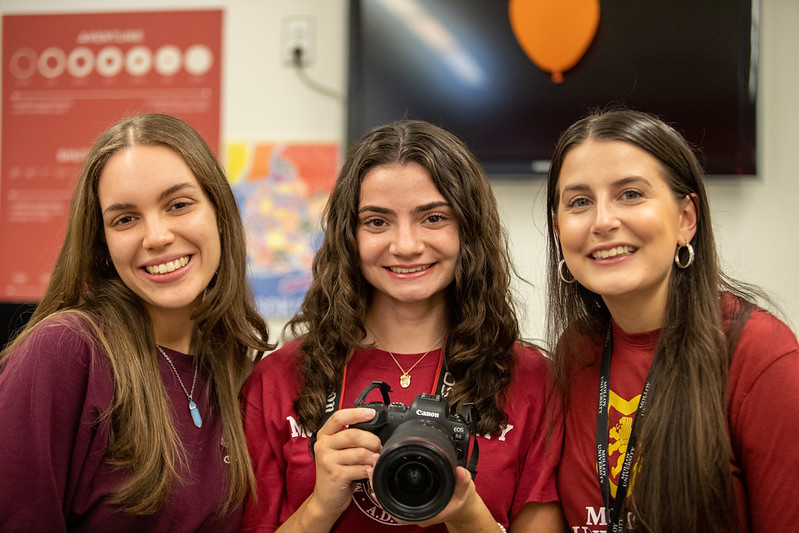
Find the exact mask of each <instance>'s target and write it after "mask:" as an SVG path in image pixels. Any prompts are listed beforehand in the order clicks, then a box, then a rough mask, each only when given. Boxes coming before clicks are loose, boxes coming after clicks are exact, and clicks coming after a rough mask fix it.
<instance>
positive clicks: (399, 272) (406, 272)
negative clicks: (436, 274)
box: [389, 265, 430, 274]
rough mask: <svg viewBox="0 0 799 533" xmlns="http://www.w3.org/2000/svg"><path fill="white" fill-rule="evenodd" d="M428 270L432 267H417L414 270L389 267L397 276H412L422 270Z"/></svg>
mask: <svg viewBox="0 0 799 533" xmlns="http://www.w3.org/2000/svg"><path fill="white" fill-rule="evenodd" d="M428 268H430V265H423V266H416V267H413V268H402V267H389V270H391V271H392V272H394V273H395V274H412V273H414V272H421V271H422V270H427V269H428Z"/></svg>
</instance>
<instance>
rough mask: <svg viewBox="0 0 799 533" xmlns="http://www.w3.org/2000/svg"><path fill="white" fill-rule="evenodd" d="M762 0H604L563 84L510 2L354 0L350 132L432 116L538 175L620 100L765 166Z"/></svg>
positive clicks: (718, 154)
mask: <svg viewBox="0 0 799 533" xmlns="http://www.w3.org/2000/svg"><path fill="white" fill-rule="evenodd" d="M512 1H517V0H512ZM518 1H524V0H518ZM529 1H530V2H531V3H537V4H542V3H548V2H557V3H561V5H563V6H568V5H569V4H575V5H576V4H585V3H586V1H589V2H590V0H529ZM757 1H758V0H708V1H705V0H702V1H697V0H646V1H642V0H601V1H600V0H596V4H598V5H599V17H598V23H597V25H596V31H595V33H594V34H593V39H591V40H590V44H588V45H587V47H586V48H585V52H584V54H582V56H581V58H580V59H579V61H578V62H577V63H576V64H575V65H574V66H573V67H572V68H569V69H568V70H565V71H564V72H563V81H562V82H561V83H556V82H555V81H553V75H552V72H550V71H547V70H544V68H542V67H541V66H539V65H537V64H536V63H534V62H533V60H531V59H530V56H528V54H527V53H526V52H525V50H524V49H523V48H522V46H521V45H520V44H519V41H517V39H516V37H515V35H514V30H513V28H512V24H511V22H510V17H509V2H508V1H503V0H350V28H349V84H348V117H347V140H348V142H350V143H351V142H353V141H354V140H356V139H357V138H359V137H360V136H361V135H363V134H364V133H365V132H366V131H368V130H369V129H371V128H372V127H374V126H377V125H379V124H383V123H386V122H389V121H393V120H397V119H402V118H413V119H424V120H428V121H430V122H433V123H435V124H438V125H440V126H443V127H445V128H446V129H448V130H450V131H452V132H454V133H456V134H457V135H458V136H459V137H461V138H462V139H463V140H464V141H466V143H467V144H468V145H469V146H470V148H472V150H473V151H474V152H475V153H476V154H477V156H478V158H479V159H480V162H481V163H482V164H483V166H484V168H485V169H486V171H487V172H488V174H489V175H495V176H496V175H522V176H524V175H528V176H529V175H534V174H541V173H545V172H546V169H547V168H548V165H549V158H550V157H551V153H552V149H553V147H554V143H555V140H556V139H557V137H558V135H559V134H560V133H561V132H562V131H563V130H564V129H565V128H566V127H568V125H569V124H571V123H572V122H573V121H574V120H576V119H577V118H579V117H581V116H583V115H585V114H586V113H587V112H588V111H590V110H593V109H597V108H604V107H607V106H609V105H622V106H625V107H629V108H633V109H639V110H643V111H649V112H652V113H655V114H657V115H658V116H660V117H661V118H662V119H664V120H665V121H666V122H668V123H670V124H672V125H673V126H674V127H675V128H676V129H677V130H678V131H680V132H681V133H682V134H683V135H685V137H686V138H687V139H688V140H689V141H690V142H691V143H692V144H693V145H694V146H695V147H696V148H697V149H698V150H697V151H698V155H699V157H700V160H701V161H702V163H703V165H704V168H705V171H706V172H707V173H708V174H710V175H724V176H744V175H755V174H756V173H757V167H756V137H757V136H756V116H755V113H756V97H757V89H758V87H757V70H758V11H757V7H758V6H757ZM564 9H569V8H568V7H565V8H564Z"/></svg>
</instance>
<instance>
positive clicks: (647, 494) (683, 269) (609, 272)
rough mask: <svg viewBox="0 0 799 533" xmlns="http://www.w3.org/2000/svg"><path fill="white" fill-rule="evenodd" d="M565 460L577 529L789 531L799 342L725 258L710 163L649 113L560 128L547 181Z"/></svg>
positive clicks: (797, 459) (618, 114)
mask: <svg viewBox="0 0 799 533" xmlns="http://www.w3.org/2000/svg"><path fill="white" fill-rule="evenodd" d="M547 207H548V212H549V214H550V219H549V239H550V240H549V267H550V271H549V284H550V305H549V309H550V313H551V317H550V320H551V323H550V327H551V333H552V336H553V339H557V344H556V349H555V352H554V354H553V362H554V369H555V375H556V376H557V382H558V384H559V385H560V387H559V388H560V391H561V393H562V395H563V399H564V403H565V407H566V410H565V430H564V431H565V438H564V442H563V456H562V461H561V465H560V468H559V471H558V488H559V490H560V495H561V497H562V503H563V509H564V512H565V514H566V518H567V520H568V521H569V524H570V526H571V527H572V528H573V529H574V530H575V531H587V530H594V531H596V530H598V528H599V527H602V529H603V530H604V529H605V527H607V530H608V531H622V530H624V531H628V530H630V531H641V532H645V531H646V532H666V531H704V532H713V531H716V532H729V531H741V532H749V531H760V532H771V531H791V530H795V529H796V524H797V522H799V506H797V504H796V501H795V499H796V497H795V494H796V490H797V489H799V454H797V452H796V451H795V450H796V448H794V446H795V445H796V442H797V440H799V395H798V394H797V383H799V345H797V341H796V337H795V336H794V334H793V332H792V331H791V330H790V329H789V328H788V327H787V326H786V325H785V324H783V323H782V322H780V321H779V320H777V319H776V318H775V317H774V316H773V315H771V314H769V313H767V312H766V311H764V310H763V309H761V308H759V307H757V306H756V305H755V304H754V303H752V302H754V301H755V297H756V296H757V295H758V294H757V293H758V292H759V291H758V290H756V289H755V288H753V287H750V286H747V285H744V284H741V283H738V282H735V281H734V280H732V279H730V278H728V277H726V276H725V275H724V274H723V272H721V271H720V269H719V266H718V259H717V256H716V250H715V243H714V239H713V227H712V224H711V220H710V209H709V206H708V195H707V194H706V192H705V187H704V184H703V173H702V169H701V167H700V165H699V162H698V161H697V159H696V157H695V156H694V154H693V152H692V150H691V148H690V147H689V146H688V144H687V143H686V142H685V140H684V139H683V138H682V137H681V136H680V135H679V134H678V133H677V132H676V131H675V130H674V129H672V128H671V127H669V126H667V125H666V124H665V123H663V122H662V121H661V120H659V119H657V118H655V117H653V116H650V115H647V114H644V113H639V112H634V111H627V110H615V111H608V112H600V113H596V114H593V115H589V116H588V117H586V118H584V119H581V120H579V121H578V122H576V123H575V124H573V125H572V126H571V127H570V128H569V129H568V130H566V132H565V133H564V134H563V135H562V136H561V139H560V141H559V142H558V144H557V146H556V149H555V153H554V156H553V158H552V167H551V169H550V173H549V178H548V186H547Z"/></svg>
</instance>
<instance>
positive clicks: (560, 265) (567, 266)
mask: <svg viewBox="0 0 799 533" xmlns="http://www.w3.org/2000/svg"><path fill="white" fill-rule="evenodd" d="M564 266H565V267H566V271H567V272H568V269H569V265H567V264H566V260H565V259H561V260H560V263H558V276H560V279H561V281H563V283H574V282H575V281H577V278H575V277H574V274H572V279H566V276H564V275H563V267H564ZM569 274H571V272H569Z"/></svg>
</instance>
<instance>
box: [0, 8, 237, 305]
mask: <svg viewBox="0 0 799 533" xmlns="http://www.w3.org/2000/svg"><path fill="white" fill-rule="evenodd" d="M221 43H222V11H221V10H204V11H159V12H138V13H100V14H74V15H5V16H4V17H3V94H2V106H3V115H2V116H3V124H2V147H1V149H2V165H1V166H0V301H6V302H35V301H38V299H39V298H40V297H41V296H42V294H43V293H44V289H45V287H46V285H47V281H48V279H49V274H50V271H51V269H52V266H53V263H54V261H55V257H56V255H57V253H58V250H59V247H60V245H61V242H62V240H63V236H64V231H65V229H66V219H67V214H68V212H69V202H70V199H71V196H72V191H73V188H74V185H75V179H76V177H77V174H78V172H79V171H80V167H81V164H82V161H83V158H84V157H85V155H86V153H87V152H88V150H89V148H90V146H91V145H92V143H93V142H94V140H95V139H96V138H97V136H98V135H99V134H100V132H102V131H103V130H104V129H106V128H107V127H108V126H110V125H111V124H112V123H114V122H116V121H117V120H119V119H120V118H122V117H124V116H128V115H132V114H135V113H141V112H162V113H169V114H172V115H176V116H178V117H180V118H182V119H184V120H186V122H188V123H189V124H191V125H192V126H194V127H195V128H196V129H197V130H198V131H199V132H200V133H201V134H202V135H203V137H205V139H206V140H207V141H208V144H209V145H210V146H211V149H213V150H215V151H216V152H217V153H218V151H219V130H220V119H219V115H220V113H219V111H220V73H221V65H220V62H221V57H222V56H221Z"/></svg>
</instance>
